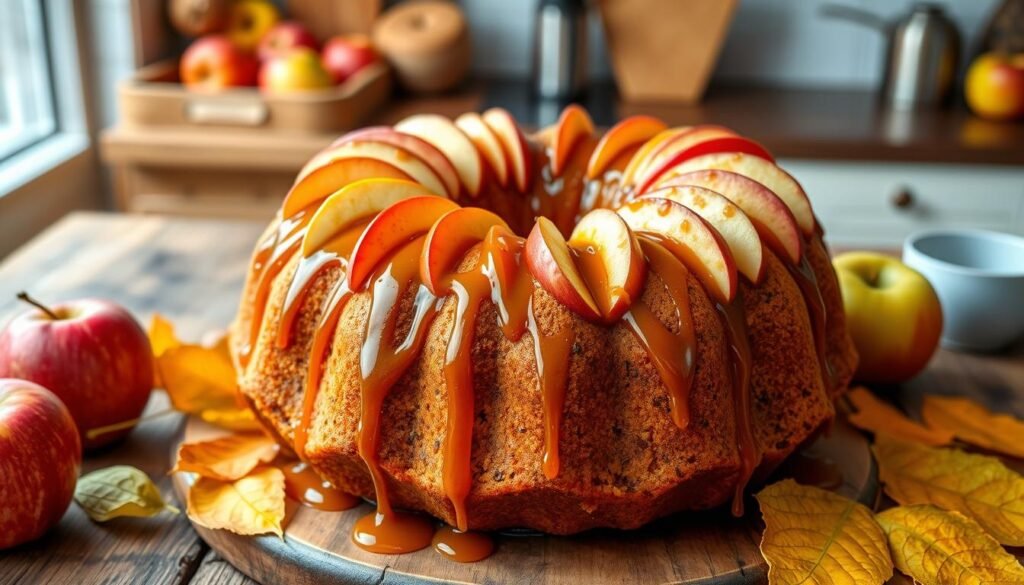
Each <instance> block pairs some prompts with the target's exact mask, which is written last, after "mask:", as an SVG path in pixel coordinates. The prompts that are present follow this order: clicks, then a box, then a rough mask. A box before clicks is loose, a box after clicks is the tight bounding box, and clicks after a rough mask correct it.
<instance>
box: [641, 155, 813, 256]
mask: <svg viewBox="0 0 1024 585" xmlns="http://www.w3.org/2000/svg"><path fill="white" fill-rule="evenodd" d="M678 185H696V186H698V187H706V188H708V189H711V190H712V191H717V192H719V193H721V194H722V195H724V196H725V197H727V198H728V199H729V200H731V201H732V202H733V203H735V204H736V206H737V207H739V208H740V209H742V210H743V212H744V213H746V214H747V216H748V217H749V218H750V221H752V222H753V223H754V227H756V228H757V229H758V231H759V232H761V235H762V237H763V238H764V240H765V241H766V242H767V243H768V245H769V246H771V247H772V249H774V250H775V252H776V253H777V254H779V255H780V256H782V257H783V258H786V259H787V260H789V262H790V263H792V264H797V263H799V262H800V257H801V256H803V254H804V239H803V236H802V235H801V234H800V227H799V226H798V225H797V223H796V219H795V218H794V217H793V212H791V211H790V210H789V208H788V207H786V204H785V203H783V202H782V200H781V199H779V197H778V196H777V195H776V194H775V193H772V191H771V189H769V188H768V187H765V186H764V185H762V184H761V183H758V182H757V181H755V180H753V179H750V178H748V177H744V176H743V175H737V174H736V173H731V172H729V171H717V170H710V171H708V170H705V171H692V172H689V173H684V174H682V175H679V176H676V177H673V178H672V179H671V180H669V181H659V182H658V183H657V185H656V186H655V188H656V189H661V188H663V187H675V186H678Z"/></svg>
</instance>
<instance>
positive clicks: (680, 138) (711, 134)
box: [641, 124, 739, 174]
mask: <svg viewBox="0 0 1024 585" xmlns="http://www.w3.org/2000/svg"><path fill="white" fill-rule="evenodd" d="M723 136H739V135H738V134H736V133H735V132H733V131H732V130H730V129H729V128H726V127H725V126H716V125H714V124H702V125H700V126H692V127H690V128H687V129H685V130H684V131H682V132H677V133H675V134H674V135H673V136H672V137H671V138H669V139H668V140H666V141H664V142H662V143H660V144H658V145H657V146H656V147H654V148H653V149H651V152H650V153H649V154H648V157H647V163H646V165H645V167H644V168H645V169H650V168H652V167H654V166H655V165H658V164H660V163H661V162H662V161H663V160H665V159H666V158H671V157H672V155H674V154H675V153H677V152H679V151H682V150H686V149H688V148H690V147H691V146H693V145H694V144H698V143H701V142H704V141H706V140H713V139H715V138H721V137H723ZM641 174H642V173H641Z"/></svg>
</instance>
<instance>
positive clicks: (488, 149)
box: [455, 112, 509, 188]
mask: <svg viewBox="0 0 1024 585" xmlns="http://www.w3.org/2000/svg"><path fill="white" fill-rule="evenodd" d="M455 125H456V126H458V128H459V130H462V131H463V132H465V134H466V136H469V139H470V140H472V141H473V144H474V145H475V146H476V149H477V150H478V151H479V152H480V154H481V155H483V158H484V159H485V160H486V161H487V164H488V166H490V167H491V171H493V172H494V178H495V179H496V180H497V181H498V185H500V186H501V187H502V188H504V187H507V186H508V174H509V170H508V165H509V160H508V156H507V155H506V154H505V148H504V147H503V146H502V145H501V141H500V140H498V135H497V134H495V132H494V130H493V129H491V127H490V126H488V125H487V123H486V122H484V119H483V118H482V117H480V114H477V113H476V112H466V113H465V114H462V115H461V116H459V117H458V118H456V119H455Z"/></svg>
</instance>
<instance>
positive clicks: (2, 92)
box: [0, 0, 57, 161]
mask: <svg viewBox="0 0 1024 585" xmlns="http://www.w3.org/2000/svg"><path fill="white" fill-rule="evenodd" d="M3 11H4V16H3V18H2V19H0V161H2V160H4V159H7V158H9V157H10V156H11V155H13V154H15V153H17V152H20V151H22V150H24V149H26V148H28V147H30V146H32V145H34V144H37V143H39V142H40V141H41V140H43V139H45V138H47V137H49V136H51V135H53V134H54V132H56V131H57V116H56V112H55V104H54V99H53V83H52V76H51V67H50V58H49V49H48V46H47V35H46V15H45V14H44V2H43V0H5V2H4V9H3Z"/></svg>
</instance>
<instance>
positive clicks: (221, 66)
mask: <svg viewBox="0 0 1024 585" xmlns="http://www.w3.org/2000/svg"><path fill="white" fill-rule="evenodd" d="M258 69H259V64H258V63H257V62H256V58H255V57H253V56H252V55H250V54H249V53H246V52H245V51H243V50H242V49H239V48H238V47H237V46H235V45H234V43H232V42H231V41H229V40H228V39H227V37H224V36H221V35H211V36H207V37H202V38H200V39H198V40H196V41H195V42H193V43H192V44H191V45H189V46H188V48H187V49H185V54H184V55H182V56H181V63H180V65H179V76H180V77H181V82H182V83H184V84H185V86H186V87H189V88H192V89H213V90H217V89H225V88H228V87H236V86H244V85H255V84H256V72H257V71H258Z"/></svg>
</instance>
